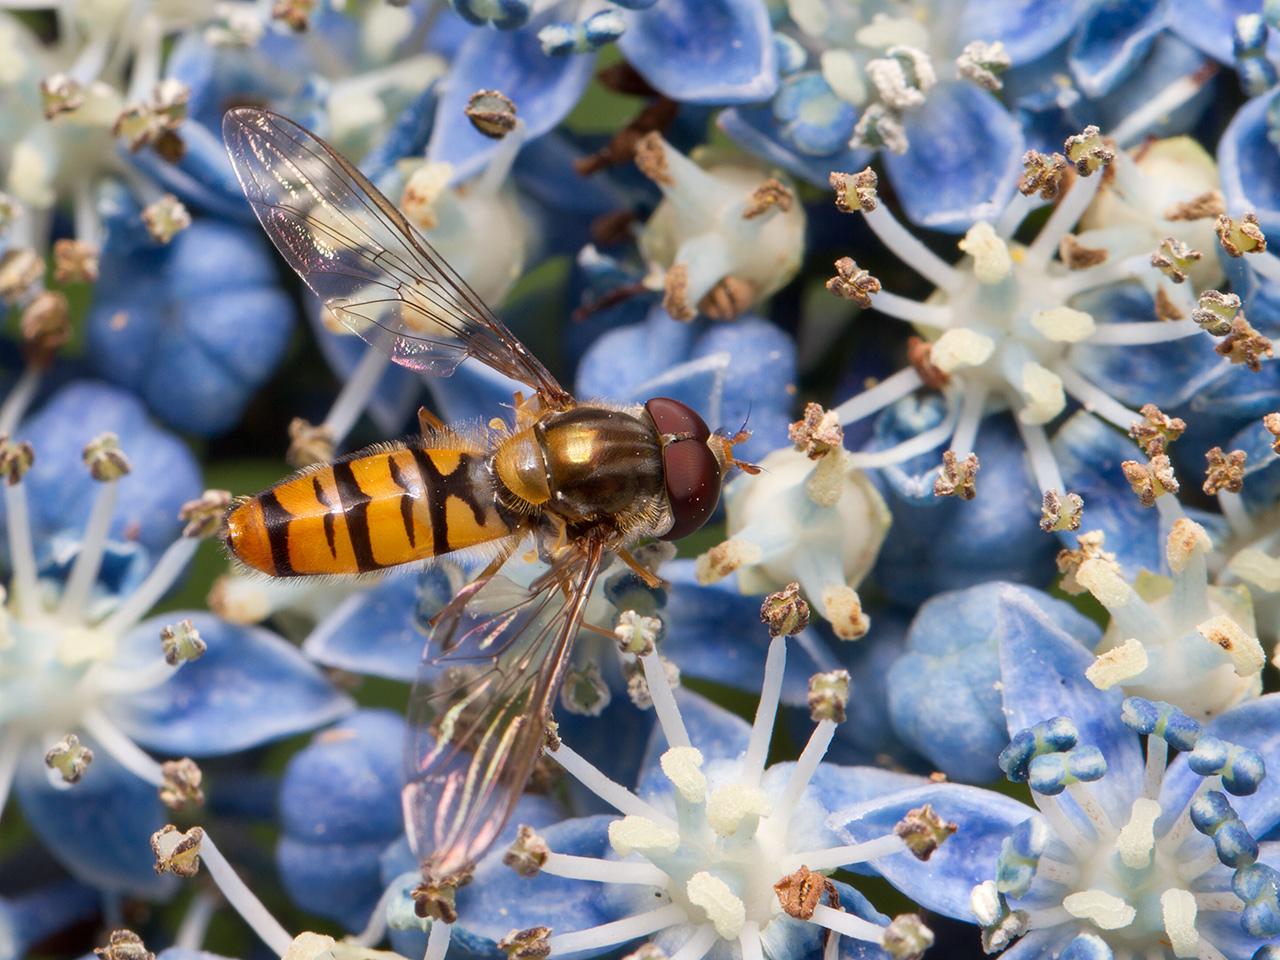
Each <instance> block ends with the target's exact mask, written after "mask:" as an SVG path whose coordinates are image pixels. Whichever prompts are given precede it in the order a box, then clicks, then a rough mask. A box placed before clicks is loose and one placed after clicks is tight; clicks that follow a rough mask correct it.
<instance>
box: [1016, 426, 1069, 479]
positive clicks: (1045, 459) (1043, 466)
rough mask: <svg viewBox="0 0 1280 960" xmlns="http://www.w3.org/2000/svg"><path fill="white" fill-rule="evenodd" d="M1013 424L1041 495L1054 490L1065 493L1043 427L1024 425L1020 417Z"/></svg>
mask: <svg viewBox="0 0 1280 960" xmlns="http://www.w3.org/2000/svg"><path fill="white" fill-rule="evenodd" d="M1013 422H1014V423H1015V424H1016V425H1017V427H1018V433H1019V434H1021V435H1022V444H1023V446H1025V447H1026V448H1027V459H1028V460H1029V461H1030V462H1031V473H1032V474H1033V475H1034V476H1035V478H1036V485H1037V486H1038V487H1039V488H1040V492H1041V493H1048V492H1049V491H1050V490H1056V491H1058V492H1060V493H1065V492H1066V487H1065V485H1064V484H1063V482H1062V472H1061V471H1060V470H1059V469H1058V461H1057V459H1056V458H1055V457H1054V455H1053V448H1052V447H1050V446H1049V438H1048V436H1047V435H1046V434H1045V432H1044V427H1042V426H1040V425H1039V424H1038V423H1024V422H1023V420H1022V418H1021V417H1014V418H1013Z"/></svg>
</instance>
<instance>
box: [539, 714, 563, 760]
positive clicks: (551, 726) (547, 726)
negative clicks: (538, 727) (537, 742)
mask: <svg viewBox="0 0 1280 960" xmlns="http://www.w3.org/2000/svg"><path fill="white" fill-rule="evenodd" d="M542 748H543V749H544V750H548V751H550V752H551V753H555V752H556V751H557V750H559V749H560V724H559V723H557V722H556V718H555V717H553V716H552V715H551V713H550V711H548V713H547V715H546V716H545V717H544V718H543V721H542Z"/></svg>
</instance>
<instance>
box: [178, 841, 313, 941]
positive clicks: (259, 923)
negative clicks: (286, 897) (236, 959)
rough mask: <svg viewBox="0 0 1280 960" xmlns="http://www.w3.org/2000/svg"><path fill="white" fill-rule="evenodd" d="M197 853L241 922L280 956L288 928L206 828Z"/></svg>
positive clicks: (287, 935) (289, 939)
mask: <svg viewBox="0 0 1280 960" xmlns="http://www.w3.org/2000/svg"><path fill="white" fill-rule="evenodd" d="M200 857H201V859H203V860H204V865H205V867H207V868H208V870H209V876H211V877H212V878H213V881H214V883H216V884H217V885H218V889H219V890H220V891H221V892H222V895H223V896H224V897H226V898H227V902H228V903H229V904H231V906H232V907H233V908H234V909H235V911H236V913H238V914H240V916H241V918H243V919H244V922H245V923H247V924H249V926H250V927H251V928H252V929H253V932H254V933H256V934H257V935H258V939H260V940H261V941H262V942H263V943H265V944H266V945H267V946H268V947H270V948H271V950H272V951H273V952H274V953H275V954H276V956H280V957H283V956H284V955H285V954H286V953H287V952H288V950H289V946H290V945H291V944H292V943H293V937H291V936H289V933H288V931H286V930H285V928H284V927H282V926H281V925H280V922H279V921H278V920H276V918H275V917H273V916H272V915H271V912H270V911H269V910H267V908H266V907H265V906H263V904H262V901H261V900H259V899H258V898H257V897H255V896H254V895H253V891H252V890H250V889H249V887H248V886H247V885H246V884H245V882H244V881H243V880H241V879H240V876H239V874H237V873H236V872H235V870H234V869H232V867H231V864H230V863H228V862H227V858H226V857H224V856H223V855H222V851H221V850H219V849H218V848H217V846H215V845H214V842H213V838H212V837H210V836H209V834H208V832H206V833H205V835H204V838H203V839H202V840H201V841H200Z"/></svg>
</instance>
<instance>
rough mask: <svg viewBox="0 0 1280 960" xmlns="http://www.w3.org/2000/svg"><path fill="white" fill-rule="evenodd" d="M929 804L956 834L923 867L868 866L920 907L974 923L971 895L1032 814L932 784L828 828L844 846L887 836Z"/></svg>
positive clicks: (865, 807)
mask: <svg viewBox="0 0 1280 960" xmlns="http://www.w3.org/2000/svg"><path fill="white" fill-rule="evenodd" d="M926 803H927V804H929V805H931V806H932V807H933V809H934V811H935V812H936V813H937V814H938V815H939V816H940V817H942V819H943V820H947V821H950V822H952V823H955V824H956V825H957V826H958V827H959V829H958V830H957V831H956V832H955V834H954V835H953V836H952V837H950V838H949V839H948V840H947V841H946V842H945V843H943V844H942V846H941V847H939V848H938V849H937V851H935V852H934V854H933V856H931V857H930V858H929V859H928V860H927V861H924V862H921V861H919V860H917V859H916V858H915V857H913V856H911V855H910V854H908V853H897V854H893V855H892V856H888V857H882V858H880V859H879V860H874V861H872V865H873V866H874V867H875V868H876V870H877V871H878V872H879V873H881V874H882V875H883V876H884V878H885V879H886V880H888V881H889V882H890V883H891V884H893V885H894V886H895V887H897V888H898V890H900V891H902V892H903V893H904V894H906V895H907V896H908V897H910V898H911V899H912V900H914V901H916V902H917V903H919V904H920V905H921V906H922V907H925V908H927V909H929V910H934V911H936V912H938V913H941V914H944V915H946V916H948V917H954V918H956V919H957V920H967V921H969V922H974V916H973V912H972V910H971V909H970V908H969V894H970V892H971V891H972V890H973V888H974V887H975V886H976V885H977V884H979V883H982V882H983V881H984V880H990V879H993V878H994V877H995V868H996V857H997V856H998V855H999V853H1000V844H1001V842H1002V841H1003V840H1004V838H1005V837H1007V836H1008V835H1009V834H1010V833H1011V832H1012V831H1013V828H1014V827H1016V826H1017V825H1018V824H1020V823H1022V821H1024V820H1027V819H1029V818H1030V817H1033V816H1036V815H1037V813H1036V811H1035V809H1034V808H1032V807H1028V806H1027V805H1026V804H1025V803H1021V802H1020V801H1017V800H1014V799H1013V798H1012V797H1006V796H1005V795H1004V794H1001V793H996V792H995V791H992V790H982V789H979V788H978V787H967V786H963V785H962V784H952V783H946V784H934V785H930V786H926V787H918V788H916V789H913V790H906V791H903V792H900V793H892V794H890V795H889V796H887V797H883V798H881V799H878V800H871V801H868V802H865V803H861V804H857V805H854V806H851V807H848V808H846V809H843V810H840V811H838V812H836V813H834V814H832V816H831V818H830V820H829V821H828V823H829V824H830V825H831V826H832V827H833V828H834V829H835V830H836V832H837V833H838V834H839V835H840V836H841V838H842V839H844V840H845V842H846V843H862V842H865V841H867V840H874V839H877V838H879V837H883V836H887V835H888V834H890V833H892V832H893V828H894V825H895V824H896V823H897V822H898V821H899V820H901V819H902V818H903V816H905V815H906V814H907V812H908V811H910V810H913V809H916V808H917V807H921V806H923V805H924V804H926Z"/></svg>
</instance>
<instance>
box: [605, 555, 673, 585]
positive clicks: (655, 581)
mask: <svg viewBox="0 0 1280 960" xmlns="http://www.w3.org/2000/svg"><path fill="white" fill-rule="evenodd" d="M614 553H615V554H616V555H617V557H618V559H619V560H621V561H622V562H623V563H625V564H626V565H627V566H628V567H630V568H631V572H632V573H634V574H635V575H636V576H637V577H639V578H640V579H641V580H643V581H644V585H645V586H646V587H648V588H649V589H650V590H657V589H658V588H659V587H661V586H662V585H663V581H662V578H661V577H660V576H658V575H657V574H656V573H654V572H653V571H652V570H649V569H647V568H646V567H645V566H644V565H643V564H641V563H640V561H639V560H637V559H636V558H635V557H634V556H632V554H631V551H630V550H621V549H619V550H615V551H614Z"/></svg>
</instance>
